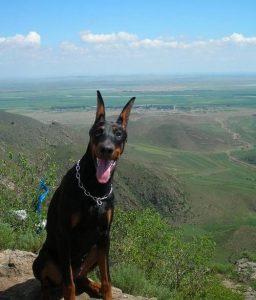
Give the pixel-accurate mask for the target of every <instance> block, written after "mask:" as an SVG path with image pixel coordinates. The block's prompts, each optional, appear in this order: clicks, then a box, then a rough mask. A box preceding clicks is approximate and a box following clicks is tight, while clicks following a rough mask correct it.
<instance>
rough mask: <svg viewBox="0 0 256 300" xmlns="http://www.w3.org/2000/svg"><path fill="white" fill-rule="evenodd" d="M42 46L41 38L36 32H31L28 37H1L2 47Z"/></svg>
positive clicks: (18, 35) (20, 35) (19, 35)
mask: <svg viewBox="0 0 256 300" xmlns="http://www.w3.org/2000/svg"><path fill="white" fill-rule="evenodd" d="M40 44H41V37H40V35H39V34H38V33H37V32H35V31H30V32H29V33H28V34H27V35H22V34H16V35H14V36H8V37H0V47H1V48H5V47H7V48H8V47H13V48H15V47H27V46H29V47H31V46H32V47H38V46H40Z"/></svg>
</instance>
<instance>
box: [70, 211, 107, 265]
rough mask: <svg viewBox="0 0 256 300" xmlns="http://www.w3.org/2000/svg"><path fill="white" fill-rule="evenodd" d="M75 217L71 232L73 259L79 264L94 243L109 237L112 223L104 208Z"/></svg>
mask: <svg viewBox="0 0 256 300" xmlns="http://www.w3.org/2000/svg"><path fill="white" fill-rule="evenodd" d="M75 219H76V222H75V223H76V224H74V225H75V226H74V227H73V229H72V234H71V259H72V261H73V263H74V264H77V263H79V262H80V261H81V260H82V258H83V257H84V256H86V254H87V253H88V252H89V251H90V249H91V248H92V247H93V246H94V245H97V244H98V243H101V242H102V241H104V240H105V239H106V238H107V237H108V234H109V226H110V224H109V222H108V218H107V213H106V211H105V210H104V208H102V210H100V209H99V208H95V209H93V210H90V211H86V212H85V213H83V214H82V213H80V214H78V215H76V217H75Z"/></svg>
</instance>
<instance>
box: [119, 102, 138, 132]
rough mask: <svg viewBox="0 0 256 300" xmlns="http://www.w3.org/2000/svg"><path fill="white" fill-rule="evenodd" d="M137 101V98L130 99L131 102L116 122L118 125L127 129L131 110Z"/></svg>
mask: <svg viewBox="0 0 256 300" xmlns="http://www.w3.org/2000/svg"><path fill="white" fill-rule="evenodd" d="M135 99H136V98H135V97H132V98H131V99H130V101H129V102H127V103H126V105H125V107H124V108H123V110H122V112H121V114H120V115H119V117H118V119H117V121H116V122H117V123H118V124H120V125H122V127H123V128H124V129H126V127H127V123H128V120H129V115H130V112H131V109H132V106H133V103H134V101H135Z"/></svg>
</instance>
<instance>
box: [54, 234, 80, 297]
mask: <svg viewBox="0 0 256 300" xmlns="http://www.w3.org/2000/svg"><path fill="white" fill-rule="evenodd" d="M58 245H59V251H58V252H59V261H60V265H61V273H62V278H63V282H62V283H63V296H64V299H65V300H75V298H76V296H75V284H74V280H73V272H72V267H71V259H70V238H69V235H61V236H60V237H59V241H58Z"/></svg>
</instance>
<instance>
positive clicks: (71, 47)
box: [60, 41, 87, 54]
mask: <svg viewBox="0 0 256 300" xmlns="http://www.w3.org/2000/svg"><path fill="white" fill-rule="evenodd" d="M60 49H61V50H62V52H64V53H66V54H69V53H79V54H85V53H86V52H87V49H86V48H84V47H80V46H77V45H75V44H73V43H70V42H67V41H65V42H62V43H61V44H60Z"/></svg>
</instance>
